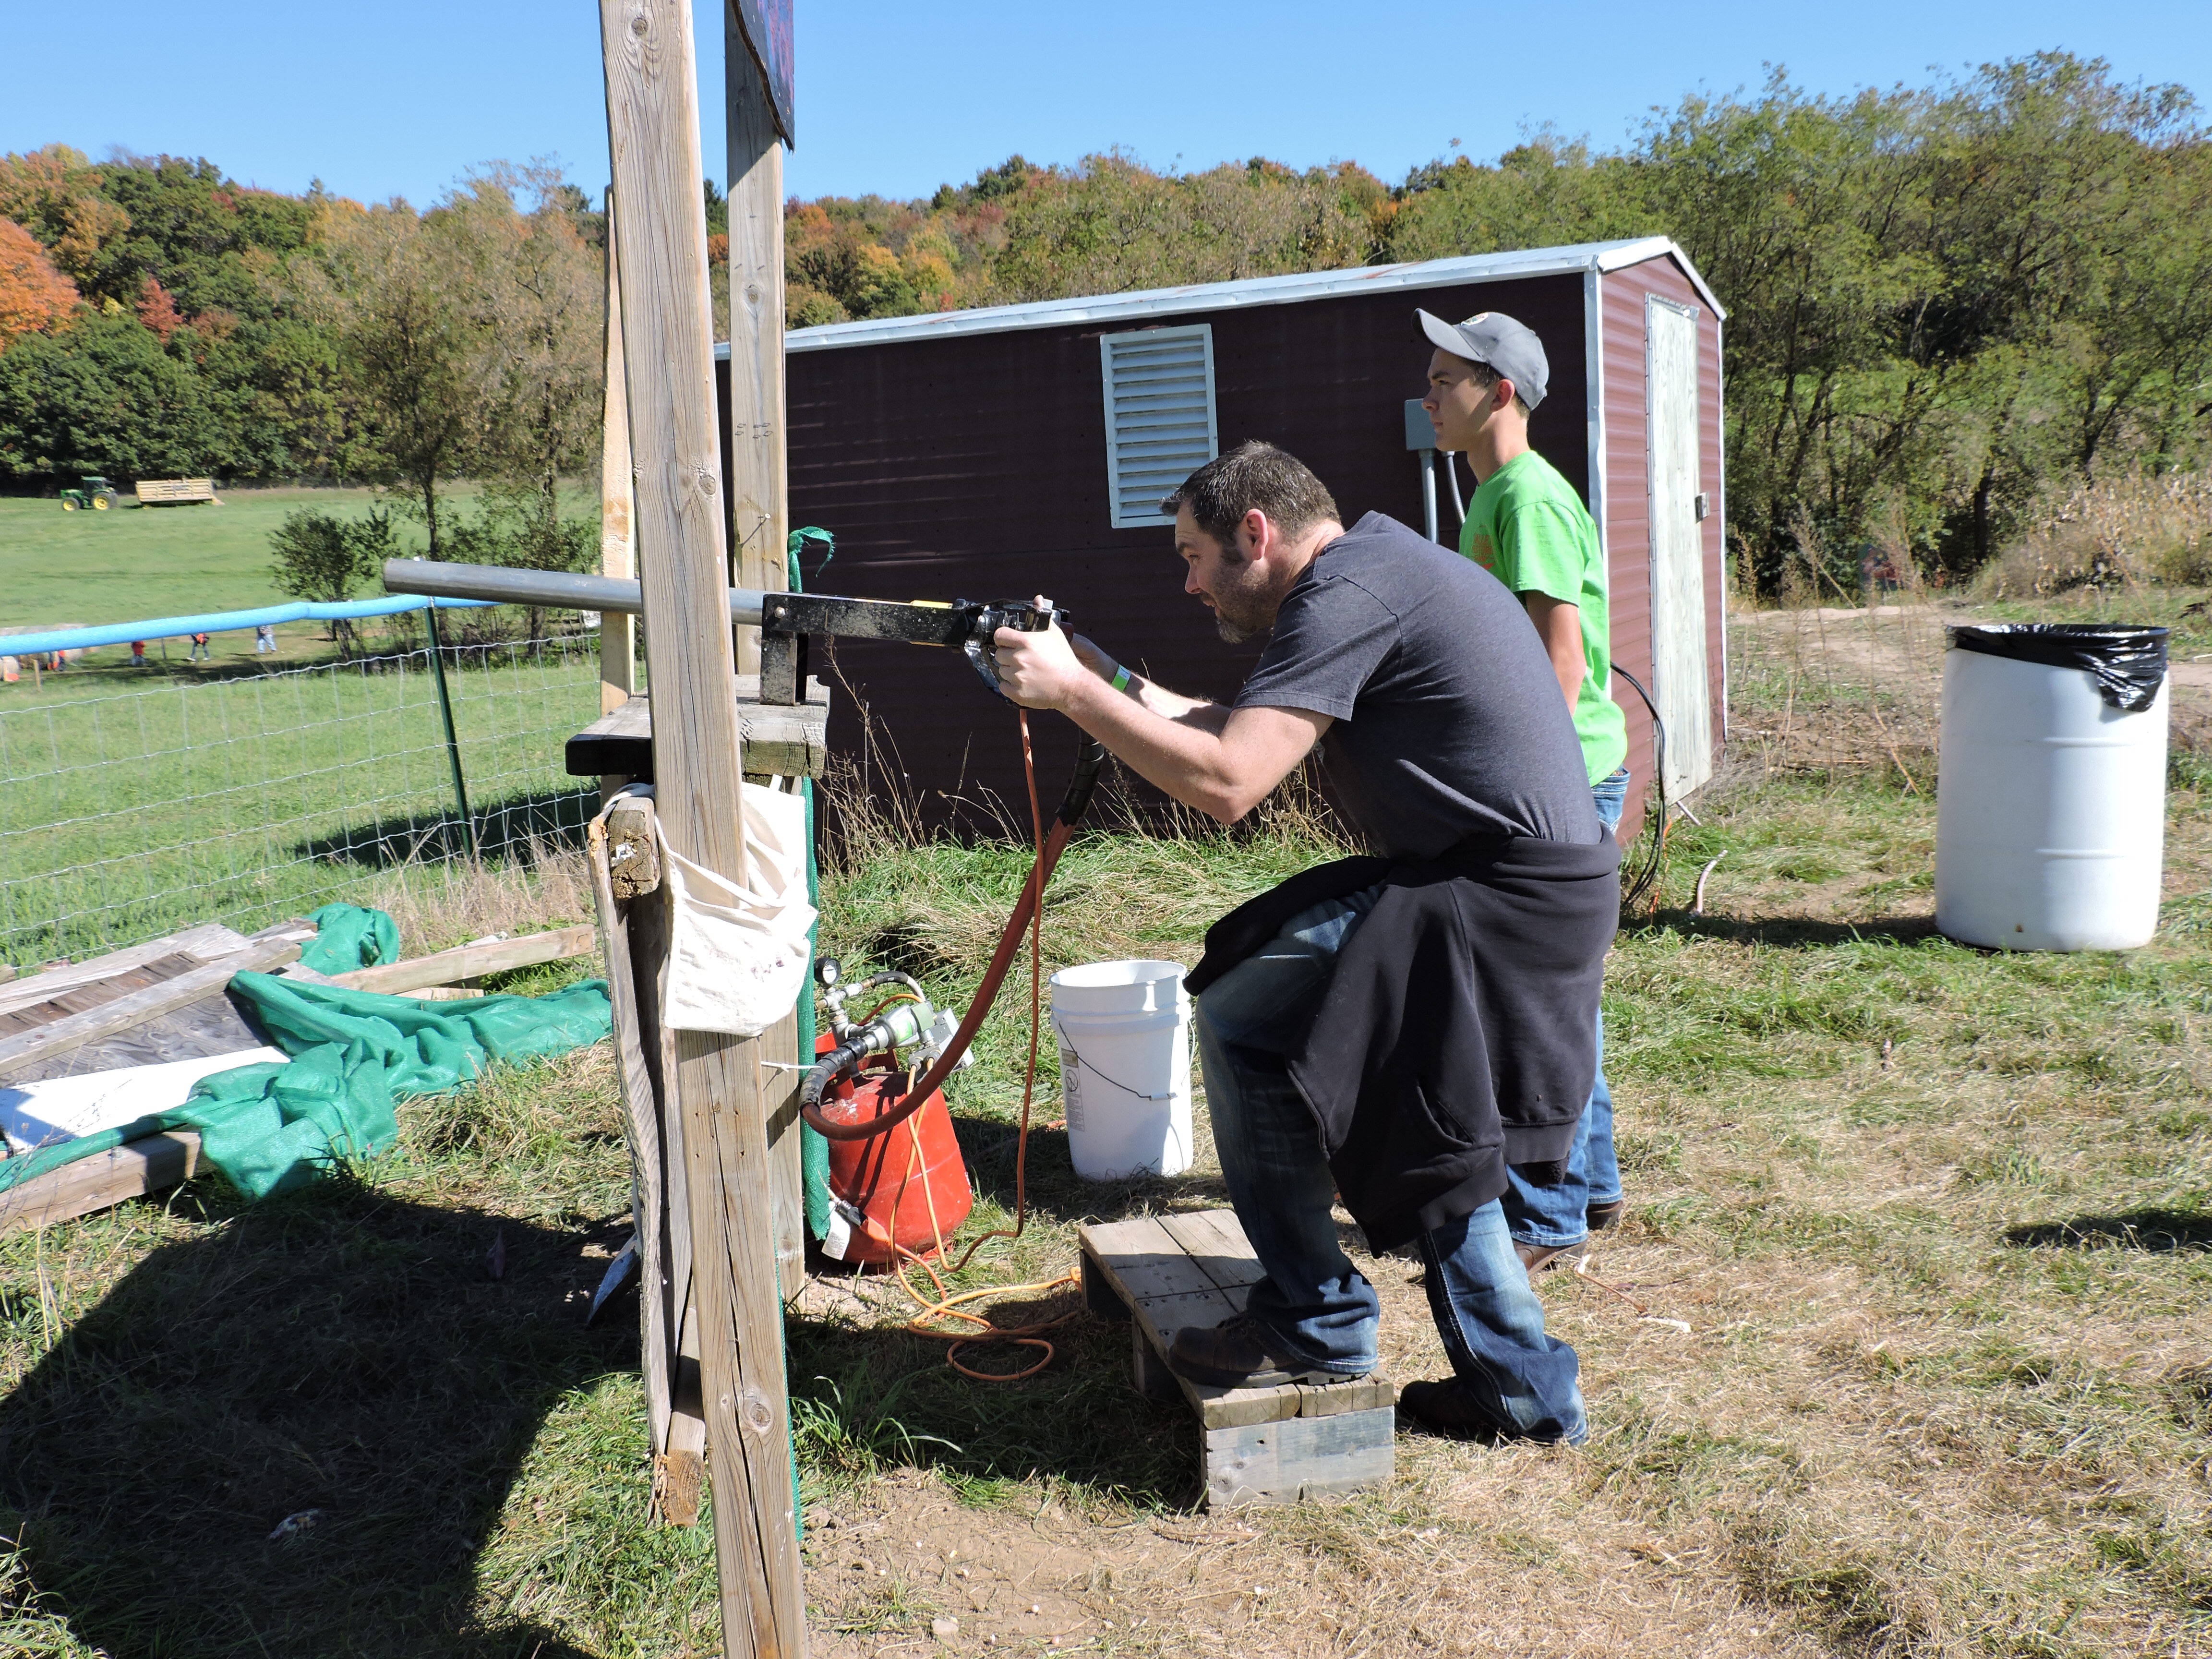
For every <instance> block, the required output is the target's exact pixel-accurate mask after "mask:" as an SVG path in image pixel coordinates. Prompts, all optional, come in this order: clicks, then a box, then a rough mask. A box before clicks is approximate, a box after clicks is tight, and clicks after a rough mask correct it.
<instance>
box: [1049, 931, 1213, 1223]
mask: <svg viewBox="0 0 2212 1659" xmlns="http://www.w3.org/2000/svg"><path fill="white" fill-rule="evenodd" d="M1182 975H1183V967H1182V963H1179V962H1091V963H1084V964H1083V965H1082V966H1081V967H1078V968H1065V969H1061V970H1060V972H1059V973H1056V974H1054V975H1053V976H1052V1029H1053V1032H1054V1036H1057V1037H1058V1038H1059V1039H1060V1091H1061V1093H1062V1094H1063V1095H1064V1097H1066V1102H1067V1147H1068V1151H1069V1152H1070V1153H1071V1154H1072V1155H1073V1158H1074V1159H1075V1173H1076V1174H1078V1175H1079V1176H1082V1177H1083V1178H1084V1179H1085V1180H1086V1181H1119V1180H1121V1179H1123V1178H1125V1177H1127V1176H1137V1175H1181V1174H1182V1172H1183V1171H1184V1170H1188V1168H1190V1161H1191V1152H1190V1008H1191V1002H1190V995H1189V994H1188V992H1186V991H1185V990H1184V989H1183V988H1182Z"/></svg>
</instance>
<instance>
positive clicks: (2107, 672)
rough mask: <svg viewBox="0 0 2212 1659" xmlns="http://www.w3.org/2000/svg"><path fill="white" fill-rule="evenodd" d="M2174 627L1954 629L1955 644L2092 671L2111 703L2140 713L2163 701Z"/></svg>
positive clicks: (2056, 625) (1996, 626) (2099, 689)
mask: <svg viewBox="0 0 2212 1659" xmlns="http://www.w3.org/2000/svg"><path fill="white" fill-rule="evenodd" d="M2168 631H2169V630H2167V629H2163V628H2136V627H2130V626H2128V625H2126V624H2124V623H1974V624H1973V625H1972V627H1967V628H1954V629H1952V630H1951V647H1952V649H1954V651H1979V652H1981V653H1983V654H1984V655H1985V656H1990V657H2009V658H2011V659H2013V660H2014V661H2015V662H2039V663H2041V664H2043V665H2044V666H2045V667H2046V668H2083V669H2087V671H2089V672H2090V673H2092V674H2093V675H2095V676H2096V678H2097V693H2098V695H2099V696H2101V697H2103V698H2104V700H2105V701H2106V702H2108V703H2110V704H2112V707H2113V708H2124V709H2125V710H2126V711H2127V712H2128V713H2129V714H2141V713H2142V711H2143V710H2144V709H2146V708H2149V707H2150V706H2151V704H2152V703H2154V702H2157V701H2158V688H2159V687H2160V684H2163V683H2164V682H2165V679H2166V634H2167V632H2168Z"/></svg>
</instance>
